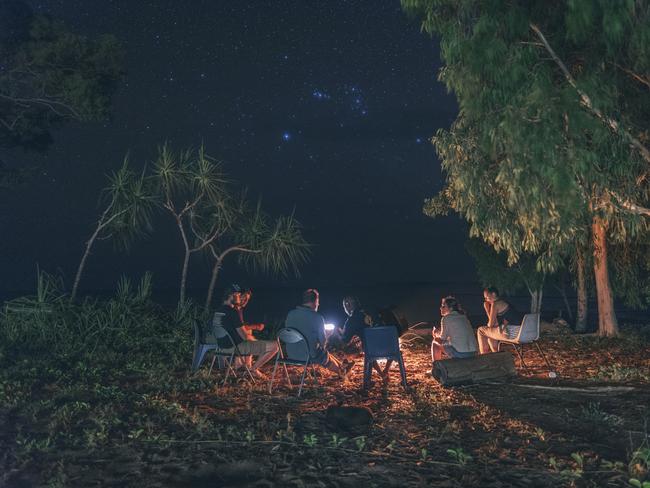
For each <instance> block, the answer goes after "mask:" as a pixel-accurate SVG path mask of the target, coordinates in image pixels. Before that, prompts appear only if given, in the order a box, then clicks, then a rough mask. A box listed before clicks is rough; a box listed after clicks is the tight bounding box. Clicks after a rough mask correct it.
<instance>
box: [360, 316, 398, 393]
mask: <svg viewBox="0 0 650 488" xmlns="http://www.w3.org/2000/svg"><path fill="white" fill-rule="evenodd" d="M363 356H364V357H363V387H364V388H368V387H369V386H370V383H371V381H370V375H371V374H372V363H373V362H374V361H377V360H379V359H386V360H389V359H390V360H393V361H397V363H398V364H399V371H400V375H401V376H402V386H404V389H407V388H408V386H407V384H406V369H405V368H404V359H403V358H402V352H401V351H400V348H399V339H398V337H397V327H395V326H393V325H388V326H382V327H367V328H365V329H364V330H363Z"/></svg>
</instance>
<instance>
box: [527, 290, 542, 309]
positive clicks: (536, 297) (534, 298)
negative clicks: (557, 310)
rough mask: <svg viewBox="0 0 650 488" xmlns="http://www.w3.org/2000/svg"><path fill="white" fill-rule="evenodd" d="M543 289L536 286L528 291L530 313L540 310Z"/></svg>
mask: <svg viewBox="0 0 650 488" xmlns="http://www.w3.org/2000/svg"><path fill="white" fill-rule="evenodd" d="M543 294H544V290H543V289H542V288H538V289H537V290H535V291H532V292H531V293H530V313H539V312H540V311H541V310H542V296H543Z"/></svg>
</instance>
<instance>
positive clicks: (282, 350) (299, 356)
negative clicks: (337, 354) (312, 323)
mask: <svg viewBox="0 0 650 488" xmlns="http://www.w3.org/2000/svg"><path fill="white" fill-rule="evenodd" d="M287 344H291V345H292V346H293V347H292V351H295V352H292V353H288V352H287V350H286V347H285V346H286V345H287ZM278 346H279V348H278V353H277V355H276V356H275V364H274V365H273V374H272V375H271V379H270V380H269V394H271V391H272V390H273V380H274V379H275V372H276V370H277V368H278V364H282V366H283V367H284V372H285V374H286V376H287V382H288V383H289V386H293V385H292V384H291V378H289V371H287V365H291V366H303V367H304V368H303V370H302V376H301V378H300V386H299V388H298V396H300V394H301V393H302V385H303V384H304V383H305V375H306V374H307V369H308V368H309V366H311V372H312V375H313V377H314V381H317V380H316V372H315V371H314V364H313V363H312V362H311V357H310V355H309V343H308V342H307V339H306V338H305V336H304V335H303V334H302V333H301V332H300V331H298V330H296V329H292V328H291V327H286V328H283V329H280V331H279V332H278Z"/></svg>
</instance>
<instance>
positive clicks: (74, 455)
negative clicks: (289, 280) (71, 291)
mask: <svg viewBox="0 0 650 488" xmlns="http://www.w3.org/2000/svg"><path fill="white" fill-rule="evenodd" d="M542 347H543V348H544V350H545V351H546V353H547V355H548V356H549V358H550V359H551V362H552V363H553V369H554V371H556V372H557V378H549V375H548V370H547V369H546V368H545V367H544V363H543V362H542V360H541V358H539V357H538V356H537V354H536V352H535V351H533V350H531V351H529V352H527V353H526V354H527V363H528V364H529V366H530V367H531V370H532V371H530V372H526V371H524V370H523V369H522V368H518V373H519V376H518V377H517V378H515V379H514V380H512V381H510V382H507V383H503V384H483V385H468V386H464V387H454V388H448V387H442V386H440V385H439V384H438V383H437V382H436V381H435V380H434V379H433V378H432V377H431V376H430V374H429V371H430V369H431V365H430V357H429V350H428V345H427V344H425V343H424V341H415V342H413V343H412V344H408V345H406V344H404V345H403V352H404V360H405V363H406V370H407V378H408V383H409V390H408V391H405V390H404V389H403V388H402V386H401V385H400V383H399V374H398V372H397V369H394V370H393V373H392V375H391V378H390V381H389V383H388V384H382V382H381V380H380V379H379V377H375V381H374V385H373V387H372V388H371V389H370V391H369V392H367V393H364V392H363V391H361V389H360V385H361V382H362V361H363V359H362V356H361V355H360V354H356V355H355V354H352V355H351V356H350V357H351V358H353V359H355V360H356V362H357V365H356V366H355V368H354V370H353V371H352V374H351V376H350V378H349V380H348V381H346V382H345V383H343V384H341V382H340V380H338V379H337V378H336V377H335V376H334V375H332V374H330V373H328V372H321V373H320V374H319V375H318V376H319V377H318V384H317V385H315V384H314V383H313V382H308V383H307V384H306V386H305V389H304V391H303V395H302V397H301V398H297V397H296V390H295V389H293V390H292V389H290V388H289V387H288V386H287V385H286V384H285V383H280V384H278V385H277V386H276V387H275V388H274V391H273V394H271V395H269V394H268V391H267V387H268V384H267V383H264V382H260V381H257V382H256V384H251V383H250V382H248V381H245V380H242V379H240V380H235V381H231V382H229V383H228V384H227V385H225V386H222V385H220V384H219V383H220V380H221V378H222V376H221V375H222V373H221V372H219V371H217V372H216V373H215V372H213V373H212V377H210V378H205V375H206V374H207V367H205V368H204V370H202V371H201V372H200V373H199V376H202V377H203V379H204V380H205V382H204V384H205V385H207V386H206V387H205V388H203V389H201V390H198V391H183V389H182V388H177V387H171V388H169V389H167V390H159V391H158V393H156V394H155V395H153V394H152V393H151V392H150V391H149V392H148V390H147V389H146V386H145V385H144V384H143V383H142V379H141V378H137V377H135V378H131V379H129V378H123V379H121V380H120V385H119V387H120V388H122V389H124V390H129V391H131V392H132V393H133V392H138V394H139V393H140V392H142V395H141V396H146V395H149V396H148V397H147V398H149V400H150V399H151V397H152V395H153V396H155V399H156V402H157V403H155V404H152V405H154V406H152V407H151V408H152V410H151V412H150V416H151V418H154V417H156V416H157V415H158V413H159V412H158V410H157V409H166V411H169V409H170V408H172V407H171V406H173V408H175V409H176V410H175V412H176V413H173V414H171V416H168V417H166V418H171V419H173V418H174V415H176V416H184V417H186V418H188V419H190V420H189V421H188V422H189V423H190V424H191V425H190V426H189V427H188V425H187V422H186V423H185V424H183V425H179V424H178V423H174V422H173V421H168V422H167V423H166V424H165V425H163V426H162V427H160V426H157V427H156V428H154V427H153V424H154V423H155V422H154V421H152V420H150V419H149V418H148V416H147V415H148V414H147V413H146V412H145V413H144V414H143V415H142V416H141V419H140V421H139V426H140V429H139V430H135V431H134V430H130V431H129V432H130V433H129V434H128V435H125V436H123V439H122V440H120V441H118V440H112V438H111V437H110V436H109V438H108V439H107V440H105V441H104V442H103V443H102V444H101V448H97V449H88V448H86V449H83V448H79V449H75V448H70V449H65V450H58V449H55V450H54V451H52V450H50V451H47V452H45V453H42V454H39V453H35V454H34V455H33V456H32V457H31V458H30V459H22V460H21V459H16V458H12V457H11V456H12V454H10V453H9V451H5V454H4V455H2V454H0V458H2V461H3V463H2V466H4V467H5V469H10V470H11V473H9V474H6V475H5V477H4V478H3V479H4V481H5V483H6V486H38V485H41V484H42V485H47V486H161V487H162V486H165V487H166V486H187V487H189V486H199V487H228V486H258V487H267V486H268V487H271V486H284V487H307V486H309V487H311V486H314V487H347V486H349V487H352V486H378V487H380V486H381V487H383V486H386V487H391V486H395V487H398V486H399V487H403V486H439V487H456V486H458V487H460V486H482V487H506V486H528V487H535V486H629V484H628V480H629V479H630V478H631V477H632V476H633V475H634V476H637V477H638V478H639V479H643V476H644V475H645V474H646V473H644V470H646V469H647V465H645V464H644V463H643V462H638V460H637V461H635V462H633V463H630V461H631V460H632V459H633V453H634V452H635V451H639V449H644V448H647V447H648V430H647V425H646V424H647V421H648V419H650V387H649V385H650V348H648V347H646V346H643V347H640V346H639V345H638V344H634V342H633V341H623V340H603V339H598V338H594V337H576V336H570V335H548V336H546V337H544V338H543V340H542ZM517 364H518V363H517ZM265 372H266V373H268V374H270V368H269V369H266V370H265ZM291 374H292V377H293V379H294V381H296V380H297V378H298V370H297V369H295V368H293V369H292V372H291ZM176 376H177V380H178V382H180V383H182V382H183V381H184V378H187V377H188V376H187V373H185V372H178V373H177V374H176ZM279 377H280V378H282V376H279ZM147 392H148V393H147ZM155 405H157V406H155ZM331 405H340V406H356V407H367V408H368V409H369V410H370V412H371V413H372V416H373V418H374V421H373V422H372V424H371V425H367V424H362V423H355V422H353V421H350V422H346V419H345V418H344V419H338V420H336V419H335V420H332V419H331V418H329V419H328V416H327V414H326V409H327V407H328V406H331ZM125 410H126V407H125ZM12 415H13V416H14V417H15V418H13V417H12ZM124 415H125V419H126V412H125V414H124ZM18 417H19V414H17V413H15V412H14V413H8V412H4V415H2V420H3V423H4V425H5V428H10V426H9V423H12V422H16V421H17V420H16V419H17V418H18ZM353 420H354V419H353ZM21 421H22V422H25V419H22V420H21ZM148 422H149V424H151V425H149V424H148ZM124 423H127V420H124ZM128 423H133V420H132V418H131V420H128ZM350 424H351V425H350ZM33 428H34V430H35V431H37V430H38V421H35V422H34V426H33ZM141 431H142V432H141ZM139 432H140V433H139ZM148 432H149V434H148ZM154 433H155V435H154ZM649 452H650V451H649ZM42 470H47V472H48V473H50V474H49V475H48V476H47V477H46V479H44V478H43V477H40V478H39V476H38V473H39V472H40V471H42ZM57 473H58V474H57Z"/></svg>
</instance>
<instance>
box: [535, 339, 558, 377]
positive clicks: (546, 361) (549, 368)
mask: <svg viewBox="0 0 650 488" xmlns="http://www.w3.org/2000/svg"><path fill="white" fill-rule="evenodd" d="M534 344H535V347H537V351H538V352H539V354H540V356H542V358H543V359H544V362H545V363H546V367H548V370H549V371H552V370H553V366H551V363H549V361H548V359H546V355H545V354H544V353H543V352H542V348H541V347H539V343H538V342H537V341H535V342H534Z"/></svg>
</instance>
